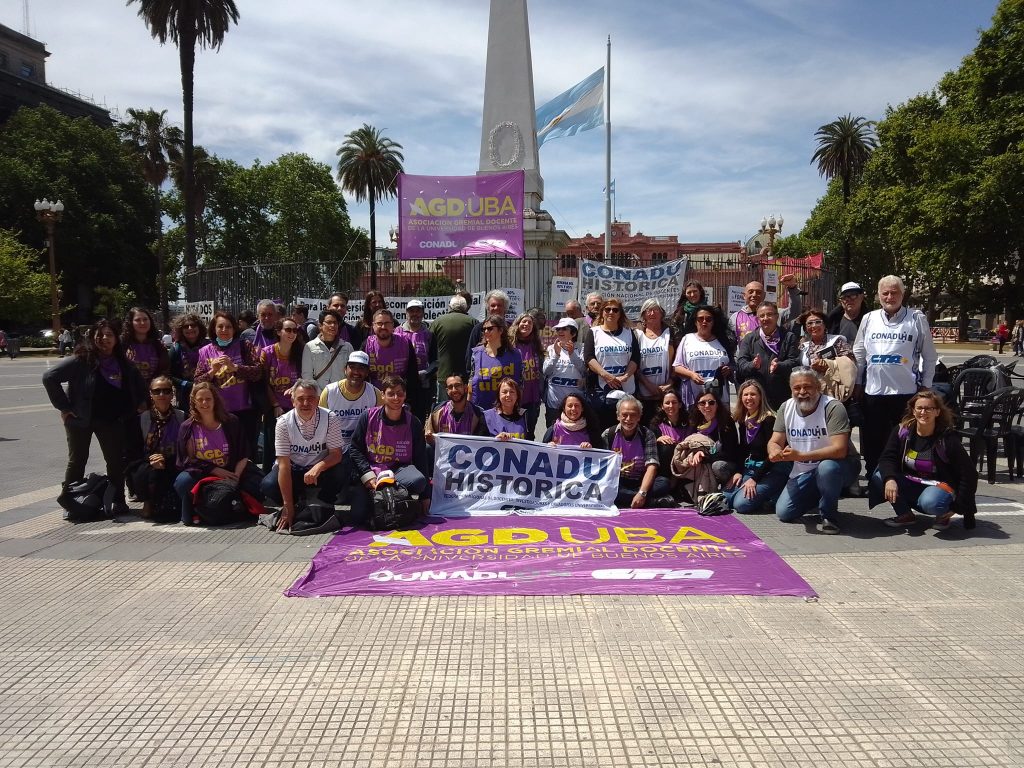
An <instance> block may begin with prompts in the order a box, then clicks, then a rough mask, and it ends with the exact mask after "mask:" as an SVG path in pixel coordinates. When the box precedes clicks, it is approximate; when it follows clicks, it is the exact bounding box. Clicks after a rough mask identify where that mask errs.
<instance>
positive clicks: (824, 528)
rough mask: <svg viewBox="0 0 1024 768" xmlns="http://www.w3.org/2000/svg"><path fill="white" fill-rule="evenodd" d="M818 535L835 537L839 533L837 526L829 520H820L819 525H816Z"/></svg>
mask: <svg viewBox="0 0 1024 768" xmlns="http://www.w3.org/2000/svg"><path fill="white" fill-rule="evenodd" d="M818 533H825V534H829V535H835V534H837V533H839V526H838V525H836V524H835V523H834V522H832V521H831V520H822V521H821V522H820V523H818Z"/></svg>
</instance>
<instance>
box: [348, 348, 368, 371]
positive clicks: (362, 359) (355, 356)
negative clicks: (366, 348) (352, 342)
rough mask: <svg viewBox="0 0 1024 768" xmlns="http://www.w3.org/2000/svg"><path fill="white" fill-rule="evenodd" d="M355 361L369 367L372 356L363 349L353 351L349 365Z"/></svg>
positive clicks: (349, 357)
mask: <svg viewBox="0 0 1024 768" xmlns="http://www.w3.org/2000/svg"><path fill="white" fill-rule="evenodd" d="M353 363H355V364H356V365H365V366H367V367H369V365H370V356H369V355H368V354H366V353H365V352H362V351H357V352H353V353H352V354H351V355H349V356H348V365H352V364H353Z"/></svg>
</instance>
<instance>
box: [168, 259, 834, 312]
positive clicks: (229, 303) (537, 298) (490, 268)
mask: <svg viewBox="0 0 1024 768" xmlns="http://www.w3.org/2000/svg"><path fill="white" fill-rule="evenodd" d="M364 263H365V262H364ZM764 266H765V265H764V264H758V263H754V264H751V265H745V266H742V267H735V268H724V269H715V268H713V267H706V266H691V267H690V268H689V269H688V270H687V273H686V278H687V279H688V280H689V279H693V280H697V281H699V282H700V283H701V284H702V285H704V287H705V288H706V289H709V293H710V298H711V303H712V304H717V305H720V306H721V307H722V308H723V309H727V308H728V295H729V287H730V286H744V285H746V284H747V283H748V282H750V281H752V280H762V279H763V269H764ZM351 267H352V265H351V264H347V265H346V264H344V263H339V262H291V263H287V264H245V265H237V266H229V267H215V268H209V269H198V270H196V271H195V272H192V273H190V274H188V275H186V278H185V291H186V296H187V297H188V300H189V301H209V300H212V301H213V302H214V303H215V304H216V307H217V308H218V309H227V310H228V311H231V312H234V313H236V314H237V313H238V312H239V311H242V310H245V309H255V307H256V304H257V303H258V302H259V301H260V300H261V299H274V300H276V301H279V302H280V303H283V304H292V303H294V301H295V299H296V298H297V297H308V298H318V297H319V298H327V297H328V296H330V294H331V293H333V292H335V291H338V290H341V291H344V292H346V293H347V294H348V295H349V296H350V297H351V299H352V301H353V303H355V302H356V301H357V300H359V299H361V298H362V296H363V295H364V294H365V293H366V291H368V290H370V276H369V271H368V270H365V271H363V272H362V273H359V272H358V271H356V272H355V273H354V272H353V270H352V268H351ZM794 273H795V274H796V276H797V283H798V287H799V289H800V291H801V292H802V293H803V294H804V298H803V304H804V308H809V307H818V308H823V309H826V310H828V309H832V308H833V307H834V306H835V301H836V285H835V275H834V273H832V272H830V271H828V270H824V269H814V268H811V267H801V268H798V269H795V270H794ZM353 274H355V275H356V276H355V277H352V275H353ZM576 274H577V264H576V262H575V257H566V256H561V257H558V258H550V257H528V258H525V259H509V258H504V257H486V256H485V257H473V258H464V259H463V258H458V259H445V260H439V261H433V260H426V259H424V260H411V261H397V260H394V259H384V260H382V261H381V263H380V269H379V271H378V273H377V290H379V291H381V292H382V293H383V294H384V295H385V296H414V295H423V289H427V290H429V288H430V286H431V283H432V284H433V285H434V286H436V285H439V284H440V283H437V282H433V281H432V279H436V278H446V279H447V281H449V282H450V284H452V285H455V286H456V287H458V288H460V289H461V288H464V289H465V290H468V291H488V290H491V289H492V288H521V289H522V290H523V292H524V302H525V305H526V306H527V307H542V308H544V309H547V307H548V304H549V296H550V286H551V280H552V278H553V277H555V276H559V277H566V276H574V275H576ZM778 298H779V300H780V301H781V302H782V306H786V301H787V299H786V297H785V292H784V291H782V292H781V295H780V296H779V297H778ZM673 309H674V307H666V310H668V311H669V312H671V311H672V310H673Z"/></svg>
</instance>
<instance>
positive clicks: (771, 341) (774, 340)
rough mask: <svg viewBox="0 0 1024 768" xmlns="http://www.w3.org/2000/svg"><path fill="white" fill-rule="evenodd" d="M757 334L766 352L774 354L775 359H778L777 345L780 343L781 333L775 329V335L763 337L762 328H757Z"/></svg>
mask: <svg viewBox="0 0 1024 768" xmlns="http://www.w3.org/2000/svg"><path fill="white" fill-rule="evenodd" d="M757 332H758V333H760V334H761V341H763V342H764V345H765V346H766V347H767V348H768V350H769V351H770V352H772V353H774V355H775V356H776V357H778V356H779V343H780V342H781V341H782V332H781V331H780V330H779V329H778V328H776V329H775V333H773V334H772V335H771V336H765V335H764V328H759V329H758V331H757Z"/></svg>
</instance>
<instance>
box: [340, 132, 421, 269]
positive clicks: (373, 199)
mask: <svg viewBox="0 0 1024 768" xmlns="http://www.w3.org/2000/svg"><path fill="white" fill-rule="evenodd" d="M401 149H402V145H401V144H398V143H396V142H394V141H392V140H391V139H389V138H388V137H387V136H385V135H384V134H382V133H381V132H380V131H379V130H377V129H376V128H374V127H373V126H371V125H369V124H367V123H363V127H362V128H357V129H356V130H354V131H352V133H350V134H348V135H347V136H346V137H345V143H344V144H342V145H341V147H339V148H338V152H337V155H338V180H339V181H340V182H341V186H342V189H344V190H345V191H346V192H348V193H350V194H352V195H354V196H355V198H356V201H357V202H362V201H363V200H366V199H369V201H370V287H371V288H374V289H375V288H376V287H377V257H376V248H377V208H376V206H377V201H378V200H382V199H387V198H389V197H393V196H394V195H395V194H396V193H397V192H398V174H400V173H401V172H402V162H403V161H404V160H405V157H404V156H403V155H402V153H401V152H400V151H399V150H401Z"/></svg>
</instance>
